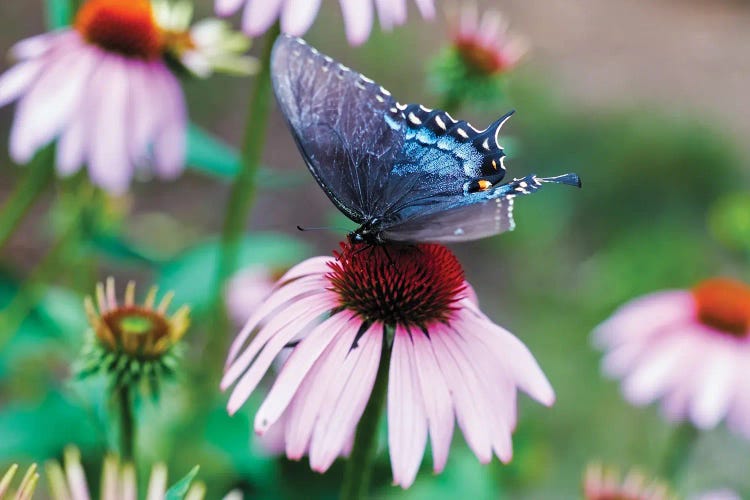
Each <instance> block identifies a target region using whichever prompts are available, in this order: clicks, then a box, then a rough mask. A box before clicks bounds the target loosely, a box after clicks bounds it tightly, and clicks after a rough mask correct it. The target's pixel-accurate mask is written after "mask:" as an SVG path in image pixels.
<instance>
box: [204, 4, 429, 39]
mask: <svg viewBox="0 0 750 500" xmlns="http://www.w3.org/2000/svg"><path fill="white" fill-rule="evenodd" d="M374 3H375V8H376V9H377V12H378V17H379V18H380V25H381V26H382V27H383V28H384V29H391V28H392V27H393V26H398V25H400V24H403V23H405V22H406V10H407V3H406V0H375V2H374ZM415 3H416V4H417V7H418V8H419V11H420V13H421V14H422V16H423V17H425V18H427V19H431V18H432V17H434V15H435V6H434V4H433V0H415ZM340 4H341V11H342V13H343V15H344V25H345V29H346V37H347V39H348V40H349V43H351V44H352V45H359V44H361V43H363V42H365V41H366V40H367V38H368V37H369V36H370V30H371V29H372V23H373V18H374V13H373V0H340ZM242 5H245V11H244V13H243V17H242V28H243V30H244V31H245V32H246V33H247V34H248V35H250V36H258V35H261V34H263V33H264V32H265V31H266V30H267V29H268V28H269V27H270V26H271V25H272V24H273V23H274V22H275V21H276V20H277V19H280V21H281V30H282V31H283V32H284V33H288V34H290V35H294V36H302V35H304V34H305V32H307V30H308V29H310V26H311V25H312V23H313V21H314V20H315V16H316V15H317V13H318V9H319V8H320V0H216V12H217V14H218V15H220V16H229V15H232V14H234V13H235V12H237V11H238V10H239V9H240V7H242Z"/></svg>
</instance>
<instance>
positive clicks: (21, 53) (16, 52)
mask: <svg viewBox="0 0 750 500" xmlns="http://www.w3.org/2000/svg"><path fill="white" fill-rule="evenodd" d="M71 35H73V33H70V32H57V33H55V32H52V33H42V34H40V35H34V36H32V37H29V38H24V39H23V40H20V41H18V42H16V43H15V44H14V45H13V46H12V47H11V48H10V55H11V57H13V58H14V59H18V60H21V61H22V60H26V59H36V58H39V57H41V56H43V55H44V54H45V53H46V52H48V51H49V50H50V49H53V48H54V47H56V46H59V44H60V42H64V41H65V39H66V38H69V37H70V36H71Z"/></svg>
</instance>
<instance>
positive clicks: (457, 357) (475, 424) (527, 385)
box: [221, 244, 554, 487]
mask: <svg viewBox="0 0 750 500" xmlns="http://www.w3.org/2000/svg"><path fill="white" fill-rule="evenodd" d="M253 333H254V334H255V335H254V336H253V337H252V339H251V340H249V339H250V337H251V335H252V334H253ZM290 344H291V345H295V347H294V348H293V350H292V352H291V355H290V356H289V359H287V361H286V363H285V364H284V365H283V367H282V368H281V370H280V372H279V374H278V377H277V378H276V380H275V382H274V384H273V387H272V389H271V391H270V392H269V394H268V395H267V397H266V399H265V401H264V402H263V404H262V405H261V407H260V409H259V410H258V412H257V414H256V416H255V430H256V432H257V433H259V434H263V433H265V432H266V431H267V430H268V429H269V428H271V427H272V426H274V424H277V422H279V421H281V422H283V423H282V424H281V425H283V432H284V437H285V440H286V454H287V456H288V457H289V458H291V459H299V458H301V457H302V456H303V455H309V457H310V464H311V467H312V468H313V469H314V470H316V471H318V472H324V471H325V470H327V469H328V468H329V467H330V466H331V464H332V463H333V461H334V460H335V459H336V457H337V456H338V455H340V454H342V453H346V451H347V447H348V446H349V445H350V444H351V441H352V438H353V436H354V432H355V429H356V427H357V423H358V421H359V419H360V417H361V416H362V414H363V412H364V409H365V405H366V404H367V402H368V400H369V398H370V394H371V391H372V389H373V385H374V383H375V378H376V373H377V371H378V366H379V363H380V357H381V355H383V354H385V355H390V372H389V377H388V396H387V399H388V401H387V404H388V411H387V415H388V426H389V432H388V443H389V448H390V456H391V465H392V469H393V477H394V482H395V483H396V484H399V485H401V486H402V487H408V486H409V485H411V484H412V482H413V481H414V478H415V476H416V474H417V470H418V469H419V465H420V463H421V461H422V455H423V454H424V448H425V446H426V443H427V436H428V435H429V436H430V439H431V441H432V453H433V467H434V470H435V471H436V472H439V471H441V470H442V469H443V468H444V466H445V462H446V459H447V457H448V451H449V448H450V443H451V437H452V434H453V424H454V419H456V420H457V421H458V425H459V427H460V428H461V430H462V431H463V434H464V436H465V437H466V440H467V442H468V444H469V447H470V448H471V449H472V451H473V452H474V453H475V454H476V455H477V457H478V458H479V460H480V461H481V462H482V463H487V462H489V461H490V460H491V459H492V456H493V454H495V455H497V456H498V457H499V458H500V459H501V460H502V461H503V462H507V461H509V460H510V459H511V455H512V446H511V432H512V430H513V428H514V427H515V423H516V390H517V388H521V389H523V390H524V391H526V392H527V393H529V394H530V395H531V396H532V397H533V398H535V399H537V400H538V401H540V402H541V403H543V404H545V405H550V404H552V402H553V400H554V393H553V391H552V388H551V387H550V385H549V382H548V381H547V379H546V378H545V376H544V374H543V373H542V371H541V369H540V368H539V366H538V365H537V363H536V361H535V360H534V358H533V356H532V355H531V353H530V352H529V351H528V349H527V348H526V347H525V346H524V345H523V343H522V342H521V341H519V340H518V339H517V338H516V337H514V336H513V335H512V334H511V333H509V332H508V331H506V330H504V329H503V328H501V327H499V326H497V325H495V324H494V323H492V321H490V319H489V318H487V316H485V315H484V314H483V313H482V312H481V311H480V310H479V306H478V304H477V301H476V297H475V296H474V293H473V291H472V289H471V287H470V285H469V284H468V283H467V282H466V281H465V280H464V273H463V270H462V268H461V265H460V264H459V262H458V260H457V259H456V258H455V256H454V255H453V254H452V253H451V252H450V251H449V250H448V249H447V248H445V247H443V246H440V245H434V244H420V245H416V246H387V247H384V246H375V247H362V246H351V245H346V244H342V250H341V252H340V253H336V254H335V258H329V257H316V258H312V259H309V260H306V261H304V262H302V263H301V264H299V265H297V266H295V267H293V268H292V269H291V270H289V272H287V273H286V274H285V275H284V276H283V277H282V278H281V280H280V282H279V284H278V285H277V288H276V289H275V291H274V292H273V293H272V294H271V295H270V296H269V297H268V299H267V300H266V301H265V302H264V304H263V305H262V306H261V307H260V308H259V309H258V310H257V311H256V312H255V314H253V316H252V317H251V318H250V319H249V321H248V322H247V324H246V325H245V327H244V328H243V329H242V331H241V332H240V334H239V336H238V337H237V339H236V340H235V341H234V343H233V344H232V347H231V349H230V352H229V357H228V360H227V370H226V373H225V375H224V378H223V380H222V384H221V385H222V388H223V389H226V388H228V387H229V386H231V385H233V384H235V383H236V385H235V387H234V390H233V391H232V394H231V397H230V398H229V404H228V410H229V412H230V413H234V412H236V411H237V409H238V408H239V407H240V406H241V405H242V404H243V403H244V402H245V401H246V400H247V399H248V397H249V396H250V394H251V393H252V392H253V390H254V389H255V388H256V386H257V385H258V383H259V382H260V380H261V378H262V377H263V375H264V374H265V373H266V371H267V370H268V369H269V367H270V366H271V363H272V362H273V360H274V359H275V358H276V357H277V356H278V355H279V353H280V352H281V351H282V350H283V349H284V348H285V346H289V345H290ZM384 346H385V350H383V347H384ZM277 425H279V424H277Z"/></svg>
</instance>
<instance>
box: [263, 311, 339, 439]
mask: <svg viewBox="0 0 750 500" xmlns="http://www.w3.org/2000/svg"><path fill="white" fill-rule="evenodd" d="M351 320H352V318H351V315H349V314H348V313H345V312H342V313H339V314H335V315H333V316H331V317H330V318H328V319H326V320H325V321H323V322H322V323H320V324H319V325H318V326H316V327H315V328H314V329H313V330H312V331H311V332H310V333H309V335H307V337H305V339H304V340H302V342H300V344H299V345H298V346H297V348H296V349H294V351H293V352H292V354H291V355H290V356H289V359H287V361H286V363H285V364H284V367H283V368H282V369H281V371H280V372H279V375H278V377H277V378H276V381H275V382H274V384H273V387H271V390H270V392H269V393H268V396H266V399H265V400H264V401H263V404H262V405H261V406H260V408H259V409H258V412H257V413H256V415H255V431H256V432H264V431H265V430H266V429H267V428H268V427H270V426H271V425H273V424H274V423H275V422H276V421H277V420H278V419H279V418H280V417H281V415H282V413H283V412H284V411H285V410H286V408H287V407H288V406H289V403H290V402H291V401H292V398H293V397H294V395H295V394H296V392H297V390H298V389H299V387H300V385H301V384H302V382H303V380H304V379H305V377H307V376H308V374H309V373H310V370H311V368H312V367H313V365H314V364H315V362H316V361H317V360H318V359H319V358H320V356H321V355H322V353H323V351H325V350H326V349H327V348H328V346H329V344H330V343H331V341H332V340H333V339H334V338H335V337H336V336H337V335H338V334H339V333H340V332H341V330H342V329H343V328H344V327H346V325H347V323H348V322H349V321H351Z"/></svg>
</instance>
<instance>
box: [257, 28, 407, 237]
mask: <svg viewBox="0 0 750 500" xmlns="http://www.w3.org/2000/svg"><path fill="white" fill-rule="evenodd" d="M271 74H272V79H273V88H274V92H275V94H276V98H277V100H278V102H279V105H280V106H281V110H282V112H283V114H284V116H285V117H286V120H287V122H288V123H289V126H290V128H291V130H292V134H293V135H294V139H295V141H296V142H297V146H298V147H299V149H300V151H301V152H302V156H303V157H304V159H305V162H306V163H307V166H308V168H309V169H310V172H312V174H313V177H315V179H316V180H317V182H318V184H320V187H321V188H323V191H325V193H326V194H327V195H328V197H329V198H330V199H331V201H333V203H334V204H335V205H336V207H338V208H339V209H340V210H341V211H342V212H343V213H344V214H345V215H346V216H348V217H349V218H350V219H352V220H353V221H355V222H358V223H362V222H364V221H366V220H368V219H370V218H372V217H373V216H377V215H378V214H380V213H381V212H382V211H383V210H384V208H383V203H384V202H385V200H384V199H383V196H382V193H383V186H384V185H385V184H386V181H387V178H388V175H389V173H390V170H391V168H392V166H393V165H394V163H395V158H396V157H397V156H398V155H399V154H400V153H401V150H402V146H403V141H404V138H403V135H402V133H401V131H400V126H398V125H396V124H395V122H394V121H393V120H394V119H399V117H398V116H395V114H394V112H395V113H397V114H400V113H399V112H398V110H397V108H396V102H395V100H394V99H393V97H392V96H391V95H390V93H389V92H388V91H387V90H385V89H384V88H383V87H381V86H379V85H377V84H376V83H375V82H373V81H372V80H370V79H369V78H367V77H365V76H363V75H361V74H359V73H356V72H354V71H352V70H350V69H349V68H347V67H345V66H343V65H342V64H339V63H337V62H336V61H334V60H333V59H331V58H330V57H328V56H325V55H323V54H321V53H319V52H318V51H317V50H316V49H314V48H313V47H310V46H309V45H307V44H306V43H305V42H304V41H303V40H300V39H299V38H294V37H290V36H287V35H281V36H280V37H279V38H278V39H277V40H276V42H275V45H274V49H273V54H272V58H271ZM391 110H394V111H393V112H392V111H391ZM389 114H391V115H394V116H395V118H394V119H392V120H391V121H390V122H389V121H387V120H386V119H385V116H387V115H389Z"/></svg>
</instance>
